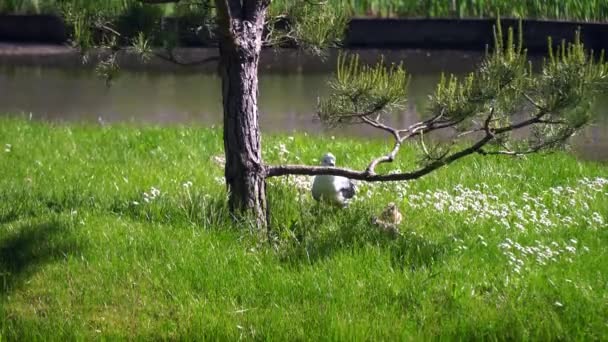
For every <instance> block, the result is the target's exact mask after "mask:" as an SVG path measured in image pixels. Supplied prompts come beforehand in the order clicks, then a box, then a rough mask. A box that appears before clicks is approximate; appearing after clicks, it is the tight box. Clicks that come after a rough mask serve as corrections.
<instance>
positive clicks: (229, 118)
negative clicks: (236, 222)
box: [220, 13, 267, 230]
mask: <svg viewBox="0 0 608 342" xmlns="http://www.w3.org/2000/svg"><path fill="white" fill-rule="evenodd" d="M261 17H262V19H261V20H257V21H249V20H232V21H231V22H230V28H229V32H228V33H229V34H225V35H224V36H223V37H222V38H221V39H220V56H221V63H220V73H221V76H222V98H223V107H224V152H225V155H226V168H225V177H226V184H227V187H228V191H229V207H230V210H231V211H232V212H233V213H234V214H238V215H243V214H245V215H251V216H253V218H254V219H255V222H256V225H257V227H258V228H259V229H261V230H265V229H266V227H267V208H266V180H265V178H266V177H265V176H266V173H265V168H264V164H263V161H262V151H261V136H260V129H259V126H258V104H257V97H258V60H259V56H260V50H261V46H262V39H261V36H262V28H263V24H264V23H263V13H262V15H261Z"/></svg>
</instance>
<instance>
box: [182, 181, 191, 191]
mask: <svg viewBox="0 0 608 342" xmlns="http://www.w3.org/2000/svg"><path fill="white" fill-rule="evenodd" d="M182 186H183V187H184V189H186V190H188V189H190V188H191V187H192V182H191V181H186V182H184V183H182Z"/></svg>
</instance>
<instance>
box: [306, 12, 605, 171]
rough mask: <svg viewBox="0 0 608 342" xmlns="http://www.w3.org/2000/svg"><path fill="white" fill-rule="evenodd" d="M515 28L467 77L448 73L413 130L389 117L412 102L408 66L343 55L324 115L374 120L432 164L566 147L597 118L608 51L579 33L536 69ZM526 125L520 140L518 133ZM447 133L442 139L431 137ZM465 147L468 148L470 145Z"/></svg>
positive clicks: (340, 120)
mask: <svg viewBox="0 0 608 342" xmlns="http://www.w3.org/2000/svg"><path fill="white" fill-rule="evenodd" d="M518 32H520V34H519V35H518V36H517V37H515V31H514V30H513V29H512V28H509V29H508V30H507V33H506V34H503V30H502V28H501V25H500V21H499V22H498V24H497V25H496V27H495V30H494V45H493V47H492V50H491V52H487V53H486V57H485V58H484V60H483V62H482V63H481V64H480V66H479V67H478V69H477V70H476V71H474V72H472V73H470V74H468V75H466V76H465V77H460V78H459V77H456V76H454V75H448V76H446V75H442V77H441V79H440V81H439V82H438V84H437V87H436V90H435V92H434V93H433V94H430V96H429V98H430V101H429V104H428V106H427V108H426V109H425V117H426V119H425V120H423V121H420V122H418V123H416V124H414V125H411V126H409V127H391V126H390V125H389V124H388V122H389V121H388V120H386V118H387V117H388V116H389V115H391V114H394V113H395V112H397V111H399V110H402V108H403V105H404V104H405V103H406V101H407V84H408V79H409V78H408V76H407V74H406V72H405V69H404V68H403V66H402V65H398V66H395V65H386V64H385V63H383V62H382V61H380V62H378V63H377V64H376V65H374V66H366V65H361V64H360V62H359V59H358V57H357V56H348V57H344V56H341V58H339V59H338V65H337V71H336V73H335V75H334V77H333V79H332V80H331V81H330V94H329V95H328V96H327V97H326V98H324V99H322V100H320V101H319V107H318V114H319V117H320V118H321V119H322V120H323V121H324V122H325V123H327V124H329V125H338V124H369V125H371V126H373V127H376V128H380V129H383V130H385V131H387V132H389V133H390V134H392V135H393V136H394V137H395V139H396V142H397V143H398V144H401V143H402V142H403V141H405V140H408V139H416V140H417V141H418V146H420V149H421V154H422V155H423V158H422V159H423V161H424V164H425V165H429V164H433V163H442V162H449V161H451V160H452V159H451V158H452V157H454V156H455V155H456V156H457V155H458V153H460V152H462V151H468V149H470V148H473V149H474V152H478V153H482V154H512V155H521V154H525V153H531V152H536V151H540V150H549V149H554V148H557V147H563V146H565V144H566V143H567V141H568V138H570V137H571V136H572V135H574V134H575V133H576V132H577V131H579V130H580V129H581V128H582V127H584V126H585V125H586V124H588V123H589V122H590V121H591V120H593V117H592V113H593V111H592V110H591V106H592V104H593V101H594V99H595V97H596V96H598V94H600V92H601V91H602V90H604V89H606V88H607V85H608V64H607V63H606V62H605V60H604V56H603V54H602V55H601V56H599V58H598V57H596V56H594V55H593V53H592V52H587V51H585V48H584V46H583V43H582V42H581V39H580V34H579V33H578V32H577V33H576V35H575V39H574V41H573V42H571V43H566V42H562V43H561V44H560V45H559V46H558V47H557V48H555V47H554V46H553V42H552V41H551V40H549V54H548V57H547V58H546V59H545V60H544V61H543V63H542V65H541V66H540V71H537V70H534V68H533V66H532V63H531V62H530V61H529V60H528V57H527V54H526V50H525V49H524V48H523V46H522V41H523V38H522V37H521V32H522V29H521V25H520V28H519V30H518ZM520 129H527V130H528V133H527V134H518V136H524V138H521V139H515V138H514V137H513V136H512V134H511V133H513V132H514V131H516V130H520ZM436 130H448V131H450V132H451V137H452V139H450V140H449V141H448V142H443V143H441V144H439V143H437V142H436V141H435V142H432V143H431V142H430V141H427V140H429V139H428V134H429V133H431V132H433V131H436ZM463 146H465V147H463Z"/></svg>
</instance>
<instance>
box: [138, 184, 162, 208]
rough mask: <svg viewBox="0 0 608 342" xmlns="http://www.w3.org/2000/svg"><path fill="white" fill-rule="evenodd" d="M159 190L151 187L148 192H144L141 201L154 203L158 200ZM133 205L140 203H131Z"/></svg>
mask: <svg viewBox="0 0 608 342" xmlns="http://www.w3.org/2000/svg"><path fill="white" fill-rule="evenodd" d="M160 194H161V193H160V190H159V189H157V188H155V187H151V188H150V191H149V192H144V193H143V200H144V202H146V203H150V202H152V201H154V200H155V199H156V198H158V197H159V196H160ZM133 204H134V205H139V204H140V203H139V202H138V201H133Z"/></svg>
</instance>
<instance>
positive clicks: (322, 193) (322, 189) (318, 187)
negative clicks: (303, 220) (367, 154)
mask: <svg viewBox="0 0 608 342" xmlns="http://www.w3.org/2000/svg"><path fill="white" fill-rule="evenodd" d="M321 165H322V166H336V157H334V155H333V154H331V153H326V154H325V155H324V156H323V160H322V161H321ZM353 196H355V184H354V183H353V182H352V181H351V180H350V179H348V178H345V177H341V176H330V175H319V176H315V179H314V181H313V183H312V197H313V198H314V199H316V200H317V201H326V202H330V203H332V204H336V205H339V206H345V205H346V203H347V201H348V200H349V199H351V198H353Z"/></svg>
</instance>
